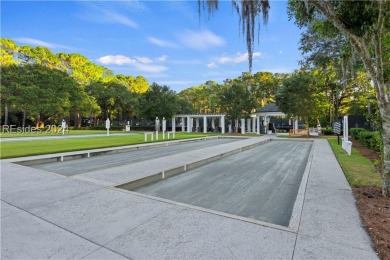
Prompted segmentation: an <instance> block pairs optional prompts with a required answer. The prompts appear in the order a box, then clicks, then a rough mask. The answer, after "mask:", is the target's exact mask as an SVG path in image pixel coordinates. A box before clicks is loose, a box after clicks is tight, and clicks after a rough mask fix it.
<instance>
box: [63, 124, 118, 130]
mask: <svg viewBox="0 0 390 260" xmlns="http://www.w3.org/2000/svg"><path fill="white" fill-rule="evenodd" d="M124 128H125V127H124V126H117V125H115V126H113V125H112V126H111V127H110V130H115V131H121V130H124ZM69 130H106V127H105V126H102V125H99V126H81V127H75V126H70V127H69Z"/></svg>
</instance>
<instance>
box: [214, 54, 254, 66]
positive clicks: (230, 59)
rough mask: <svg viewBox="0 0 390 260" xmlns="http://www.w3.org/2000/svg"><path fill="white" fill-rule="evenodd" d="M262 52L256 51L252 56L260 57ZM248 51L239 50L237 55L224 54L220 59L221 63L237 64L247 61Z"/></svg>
mask: <svg viewBox="0 0 390 260" xmlns="http://www.w3.org/2000/svg"><path fill="white" fill-rule="evenodd" d="M260 56H261V53H260V52H254V53H253V55H252V57H253V58H256V57H260ZM248 57H249V55H248V52H246V53H240V52H238V53H237V54H236V55H235V56H225V55H224V56H222V57H221V58H219V59H218V61H217V62H218V63H219V64H237V63H242V62H247V61H248Z"/></svg>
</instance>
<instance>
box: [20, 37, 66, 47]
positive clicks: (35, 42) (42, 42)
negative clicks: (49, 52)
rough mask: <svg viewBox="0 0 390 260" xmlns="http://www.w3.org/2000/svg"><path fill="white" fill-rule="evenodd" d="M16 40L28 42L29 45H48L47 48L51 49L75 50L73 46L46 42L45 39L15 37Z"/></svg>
mask: <svg viewBox="0 0 390 260" xmlns="http://www.w3.org/2000/svg"><path fill="white" fill-rule="evenodd" d="M15 41H16V42H20V43H23V44H28V45H32V46H42V47H46V48H50V49H66V50H73V48H71V47H68V46H65V45H61V44H57V43H51V42H45V41H41V40H37V39H33V38H26V37H21V38H15Z"/></svg>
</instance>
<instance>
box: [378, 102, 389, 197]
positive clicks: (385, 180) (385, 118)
mask: <svg viewBox="0 0 390 260" xmlns="http://www.w3.org/2000/svg"><path fill="white" fill-rule="evenodd" d="M379 110H380V112H381V115H382V128H383V133H382V141H383V154H382V156H383V171H382V172H381V175H382V192H383V195H384V196H386V197H390V104H389V103H386V104H384V105H383V106H381V107H380V108H379Z"/></svg>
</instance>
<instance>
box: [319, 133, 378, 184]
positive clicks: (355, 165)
mask: <svg viewBox="0 0 390 260" xmlns="http://www.w3.org/2000/svg"><path fill="white" fill-rule="evenodd" d="M326 139H327V140H328V142H329V144H330V146H331V147H332V150H333V152H334V154H335V155H336V158H337V160H338V161H339V163H340V165H341V168H342V169H343V171H344V174H345V176H346V178H347V180H348V182H349V184H350V185H351V186H352V187H359V186H369V185H374V186H378V187H381V183H382V181H381V176H380V174H379V173H378V172H377V171H376V170H375V167H374V164H373V163H372V162H371V161H370V160H369V159H368V158H366V157H364V156H363V155H361V154H360V152H359V151H358V150H356V149H354V148H353V146H352V153H351V155H348V154H347V152H346V151H344V150H343V148H342V147H341V143H340V145H338V144H337V137H327V138H326ZM340 142H341V141H340Z"/></svg>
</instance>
